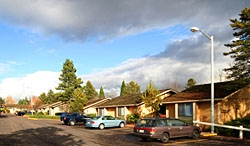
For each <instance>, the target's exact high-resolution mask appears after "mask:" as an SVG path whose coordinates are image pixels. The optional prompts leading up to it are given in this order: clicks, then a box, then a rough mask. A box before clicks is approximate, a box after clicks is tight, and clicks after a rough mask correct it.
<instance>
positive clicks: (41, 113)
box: [36, 112, 44, 115]
mask: <svg viewBox="0 0 250 146" xmlns="http://www.w3.org/2000/svg"><path fill="white" fill-rule="evenodd" d="M36 115H44V113H43V112H39V113H36Z"/></svg>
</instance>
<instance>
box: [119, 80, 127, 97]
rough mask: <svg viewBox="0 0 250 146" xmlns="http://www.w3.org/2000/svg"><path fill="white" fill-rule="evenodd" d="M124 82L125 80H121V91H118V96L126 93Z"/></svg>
mask: <svg viewBox="0 0 250 146" xmlns="http://www.w3.org/2000/svg"><path fill="white" fill-rule="evenodd" d="M126 91H127V89H126V84H125V81H124V80H123V81H122V85H121V92H120V96H123V95H126Z"/></svg>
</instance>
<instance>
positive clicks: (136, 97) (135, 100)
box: [98, 89, 176, 108]
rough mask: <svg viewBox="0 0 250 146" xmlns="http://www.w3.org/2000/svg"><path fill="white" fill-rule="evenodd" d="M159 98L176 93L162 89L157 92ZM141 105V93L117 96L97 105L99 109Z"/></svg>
mask: <svg viewBox="0 0 250 146" xmlns="http://www.w3.org/2000/svg"><path fill="white" fill-rule="evenodd" d="M159 92H160V94H159V95H160V96H164V95H165V94H167V93H171V94H175V93H176V91H174V90H172V89H164V90H159ZM141 104H143V101H142V93H140V94H131V95H124V96H118V97H116V98H113V99H111V100H110V101H107V102H105V103H103V104H100V105H98V107H99V108H102V107H117V106H138V105H141Z"/></svg>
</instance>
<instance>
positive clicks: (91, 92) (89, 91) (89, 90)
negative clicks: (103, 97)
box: [83, 81, 98, 100]
mask: <svg viewBox="0 0 250 146" xmlns="http://www.w3.org/2000/svg"><path fill="white" fill-rule="evenodd" d="M83 90H84V93H85V95H86V97H87V99H88V100H90V99H93V98H95V97H97V96H98V92H97V91H96V89H95V87H94V86H93V85H92V83H91V82H90V81H87V83H86V85H85V86H84V87H83Z"/></svg>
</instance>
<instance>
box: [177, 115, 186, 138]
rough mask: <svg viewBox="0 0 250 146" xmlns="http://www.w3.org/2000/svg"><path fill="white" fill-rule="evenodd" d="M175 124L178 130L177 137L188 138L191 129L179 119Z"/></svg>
mask: <svg viewBox="0 0 250 146" xmlns="http://www.w3.org/2000/svg"><path fill="white" fill-rule="evenodd" d="M174 123H175V125H176V128H177V129H178V131H179V132H178V134H177V135H176V136H177V137H182V136H187V135H188V131H189V128H188V126H187V124H186V123H185V122H183V121H181V120H179V119H175V120H174Z"/></svg>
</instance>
